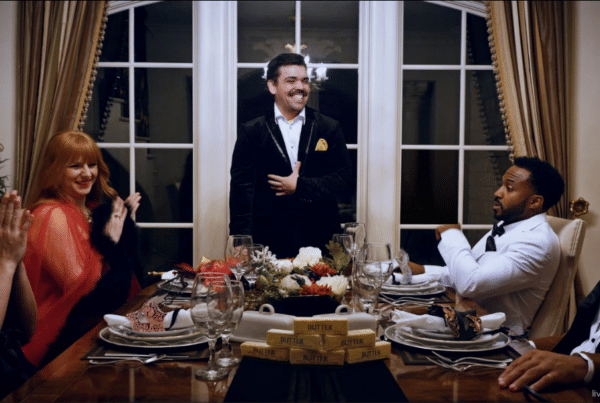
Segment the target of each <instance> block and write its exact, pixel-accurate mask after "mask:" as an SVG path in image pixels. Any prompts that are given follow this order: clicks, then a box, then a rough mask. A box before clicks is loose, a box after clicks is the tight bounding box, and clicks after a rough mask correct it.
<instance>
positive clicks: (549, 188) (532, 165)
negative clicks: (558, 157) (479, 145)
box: [515, 157, 565, 211]
mask: <svg viewBox="0 0 600 403" xmlns="http://www.w3.org/2000/svg"><path fill="white" fill-rule="evenodd" d="M515 165H516V166H518V167H519V168H524V169H526V170H528V171H529V173H530V175H529V180H530V182H531V184H532V185H533V188H534V189H535V192H536V193H537V194H539V195H542V196H543V197H544V205H543V206H542V208H543V209H544V211H546V210H548V209H549V208H550V207H552V206H554V205H555V204H556V203H558V200H559V199H560V197H561V196H562V194H563V192H564V191H565V181H564V180H563V178H562V176H561V175H560V173H559V172H558V171H557V170H556V168H554V167H553V166H552V165H550V164H549V163H547V162H546V161H542V160H540V159H539V158H537V157H517V158H515Z"/></svg>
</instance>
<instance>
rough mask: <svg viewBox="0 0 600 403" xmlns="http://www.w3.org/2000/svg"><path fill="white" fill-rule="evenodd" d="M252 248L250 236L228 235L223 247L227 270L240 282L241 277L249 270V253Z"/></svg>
mask: <svg viewBox="0 0 600 403" xmlns="http://www.w3.org/2000/svg"><path fill="white" fill-rule="evenodd" d="M251 246H252V236H250V235H230V236H229V237H228V238H227V245H226V246H225V263H226V264H227V267H229V270H231V271H232V272H233V274H235V279H236V280H238V281H239V280H241V279H242V276H243V275H244V273H245V272H246V271H248V269H249V268H250V251H249V248H250V247H251Z"/></svg>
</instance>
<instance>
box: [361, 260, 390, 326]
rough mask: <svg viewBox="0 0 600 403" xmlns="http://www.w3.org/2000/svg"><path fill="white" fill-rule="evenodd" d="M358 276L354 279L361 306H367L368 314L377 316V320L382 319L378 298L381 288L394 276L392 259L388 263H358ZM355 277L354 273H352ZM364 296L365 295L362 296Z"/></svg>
mask: <svg viewBox="0 0 600 403" xmlns="http://www.w3.org/2000/svg"><path fill="white" fill-rule="evenodd" d="M356 269H357V275H356V277H354V278H353V280H354V279H357V281H359V283H358V287H359V290H358V294H357V296H358V298H359V301H358V302H360V304H361V305H363V306H364V305H365V303H366V304H367V307H366V308H367V310H366V311H367V312H368V313H370V314H371V315H373V316H375V318H376V319H377V320H380V319H382V315H381V313H380V311H379V309H378V304H377V303H378V298H379V292H380V291H381V287H382V286H383V284H384V283H385V282H386V281H387V279H388V278H389V277H390V275H391V274H392V270H393V269H394V265H393V264H392V261H391V259H390V260H387V261H381V262H379V261H369V260H362V261H360V262H357V263H356ZM352 273H353V275H354V271H353V272H352ZM362 294H364V295H362Z"/></svg>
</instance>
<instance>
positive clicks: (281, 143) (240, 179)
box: [229, 53, 351, 258]
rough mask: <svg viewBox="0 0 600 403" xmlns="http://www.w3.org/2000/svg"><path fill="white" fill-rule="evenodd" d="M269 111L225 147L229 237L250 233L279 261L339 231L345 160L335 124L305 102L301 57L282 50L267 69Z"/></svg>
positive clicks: (347, 163)
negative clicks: (229, 149) (271, 101)
mask: <svg viewBox="0 0 600 403" xmlns="http://www.w3.org/2000/svg"><path fill="white" fill-rule="evenodd" d="M267 88H268V90H269V92H270V93H271V94H272V95H273V98H274V100H275V103H274V105H273V109H272V112H270V113H268V114H267V115H265V116H261V117H258V118H256V119H254V120H251V121H250V122H248V123H246V124H244V125H242V126H241V127H240V128H239V131H238V138H237V142H236V144H235V148H234V151H233V159H232V164H231V189H230V194H229V209H230V224H229V232H230V234H250V235H252V238H253V240H254V242H256V243H261V244H264V245H265V246H269V249H270V250H271V251H272V252H273V253H275V254H276V255H277V256H278V257H279V258H288V257H295V256H296V255H297V254H298V250H299V249H300V248H301V247H305V246H315V247H319V248H321V249H322V250H323V251H324V252H325V245H326V244H327V243H328V242H329V240H330V239H331V237H332V235H333V234H335V233H339V232H340V231H341V227H340V220H339V213H338V205H337V199H338V198H340V197H341V196H343V195H345V193H346V192H347V190H348V184H349V181H350V178H351V175H350V157H349V155H348V150H347V148H346V142H345V139H344V135H343V134H342V130H341V128H340V124H339V123H338V122H337V121H335V120H333V119H331V118H328V117H327V116H324V115H322V114H320V113H319V112H317V111H315V110H313V109H311V108H307V107H306V103H307V102H308V97H309V95H310V87H309V77H308V75H307V71H306V63H305V62H304V58H303V57H302V56H301V55H298V54H295V53H283V54H281V55H279V56H277V57H275V58H274V59H273V60H271V62H269V65H268V67H267Z"/></svg>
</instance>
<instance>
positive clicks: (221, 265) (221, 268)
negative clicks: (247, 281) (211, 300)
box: [199, 260, 232, 276]
mask: <svg viewBox="0 0 600 403" xmlns="http://www.w3.org/2000/svg"><path fill="white" fill-rule="evenodd" d="M199 272H200V273H207V272H216V273H225V274H227V275H228V276H231V275H232V273H231V270H229V267H227V265H226V264H225V262H223V261H222V260H211V261H209V262H205V263H202V264H201V265H200V267H199Z"/></svg>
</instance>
